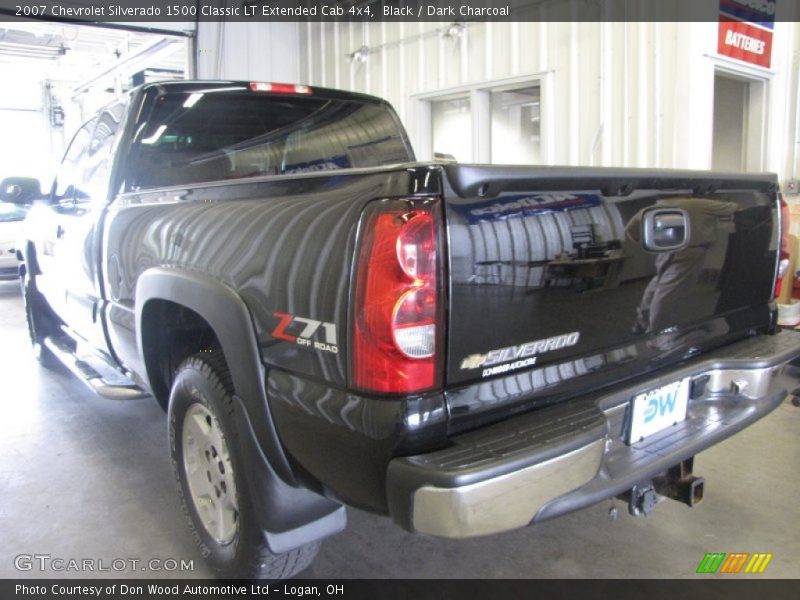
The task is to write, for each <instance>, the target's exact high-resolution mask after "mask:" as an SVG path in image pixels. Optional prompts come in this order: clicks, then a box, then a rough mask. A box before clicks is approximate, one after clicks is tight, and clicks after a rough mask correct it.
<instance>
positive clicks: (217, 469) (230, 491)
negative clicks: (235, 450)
mask: <svg viewBox="0 0 800 600" xmlns="http://www.w3.org/2000/svg"><path fill="white" fill-rule="evenodd" d="M181 443H182V446H183V469H184V472H185V473H186V480H187V483H188V485H189V494H190V496H191V499H192V504H194V508H195V511H196V512H197V515H198V516H199V517H200V522H201V523H202V524H203V527H204V528H205V530H206V533H208V535H209V536H211V538H213V539H214V540H215V541H216V542H217V543H219V544H227V543H229V542H230V541H231V540H232V539H233V538H234V536H235V535H236V531H237V530H238V528H239V504H238V499H237V496H236V483H235V482H234V474H233V468H232V466H231V456H230V453H229V452H228V445H227V444H226V443H225V438H224V436H223V434H222V430H221V429H220V426H219V422H218V421H217V418H216V417H215V416H214V415H213V414H212V413H211V411H209V410H208V409H207V408H206V407H205V406H204V405H202V404H200V403H198V402H195V403H194V404H192V405H191V406H190V407H189V409H188V410H187V411H186V418H185V419H184V421H183V433H182V435H181Z"/></svg>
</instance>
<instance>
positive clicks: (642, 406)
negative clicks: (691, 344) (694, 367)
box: [628, 377, 690, 444]
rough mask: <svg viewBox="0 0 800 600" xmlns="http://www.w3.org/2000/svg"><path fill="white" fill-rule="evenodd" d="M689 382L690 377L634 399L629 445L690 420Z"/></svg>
mask: <svg viewBox="0 0 800 600" xmlns="http://www.w3.org/2000/svg"><path fill="white" fill-rule="evenodd" d="M689 381H690V379H689V378H688V377H687V378H686V379H682V380H680V381H675V382H673V383H669V384H667V385H664V386H661V387H660V388H656V389H654V390H650V391H649V392H644V393H642V394H639V395H638V396H636V397H635V398H634V399H633V410H632V411H631V412H632V416H631V425H630V429H629V430H628V443H629V444H635V443H636V442H639V441H641V440H643V439H644V438H646V437H648V436H651V435H653V434H654V433H658V432H659V431H662V430H664V429H666V428H667V427H670V426H671V425H674V424H675V423H680V422H681V421H683V420H684V419H685V418H686V405H687V404H688V402H689Z"/></svg>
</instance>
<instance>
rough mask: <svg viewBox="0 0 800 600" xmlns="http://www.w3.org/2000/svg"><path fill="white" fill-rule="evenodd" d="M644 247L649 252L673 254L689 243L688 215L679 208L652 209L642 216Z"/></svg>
mask: <svg viewBox="0 0 800 600" xmlns="http://www.w3.org/2000/svg"><path fill="white" fill-rule="evenodd" d="M642 225H643V229H644V232H643V233H644V236H643V237H644V247H645V250H650V251H651V252H674V251H676V250H680V249H681V248H684V247H686V246H687V245H688V243H689V215H688V214H687V213H686V211H685V210H683V209H680V208H654V209H652V210H649V211H647V212H646V213H645V214H644V220H643V224H642Z"/></svg>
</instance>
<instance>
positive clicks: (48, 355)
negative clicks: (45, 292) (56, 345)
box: [21, 276, 59, 369]
mask: <svg viewBox="0 0 800 600" xmlns="http://www.w3.org/2000/svg"><path fill="white" fill-rule="evenodd" d="M21 287H22V301H23V304H24V306H25V320H26V321H27V323H28V338H29V339H30V342H31V350H32V351H33V356H34V358H36V360H37V361H39V364H41V365H42V366H43V367H46V368H48V369H50V368H53V367H56V366H57V365H58V364H59V362H58V359H57V358H56V357H55V356H53V353H52V352H50V350H48V349H47V346H45V345H44V340H45V338H46V337H47V336H49V335H53V334H54V333H55V332H56V331H57V329H58V320H57V319H56V318H55V316H54V315H53V314H52V310H51V309H50V307H49V306H48V305H47V301H46V300H45V299H44V297H43V296H42V294H41V293H40V292H39V290H37V289H36V284H35V283H34V282H33V280H31V278H30V277H28V276H25V278H24V279H23V280H22V283H21Z"/></svg>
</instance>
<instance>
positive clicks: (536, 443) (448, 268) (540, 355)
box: [7, 81, 800, 578]
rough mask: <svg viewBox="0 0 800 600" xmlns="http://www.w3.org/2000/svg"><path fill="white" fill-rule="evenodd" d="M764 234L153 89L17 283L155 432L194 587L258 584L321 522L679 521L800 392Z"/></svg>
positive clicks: (450, 532) (770, 244)
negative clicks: (660, 501)
mask: <svg viewBox="0 0 800 600" xmlns="http://www.w3.org/2000/svg"><path fill="white" fill-rule="evenodd" d="M7 183H8V184H9V185H12V184H14V181H13V180H11V181H9V182H7ZM20 184H24V182H20V181H17V185H20ZM780 212H781V211H780V204H779V193H778V188H777V181H776V178H775V176H773V175H762V174H757V175H753V174H747V175H745V174H724V173H712V172H692V171H666V170H644V169H636V170H634V169H597V168H562V167H519V166H514V167H511V166H482V165H461V164H447V165H440V164H435V163H419V162H415V158H414V154H413V152H412V150H411V148H410V145H409V142H408V138H407V136H406V133H405V132H404V130H403V128H402V126H401V124H400V122H399V121H398V118H397V116H396V115H395V113H394V111H393V110H392V108H391V107H390V106H389V105H388V104H387V103H386V102H384V101H382V100H380V99H377V98H373V97H370V96H364V95H360V94H354V93H344V92H340V91H334V90H327V89H320V88H309V87H306V86H295V85H285V84H265V83H241V82H231V81H225V82H208V81H197V82H170V83H154V84H147V85H144V86H142V87H139V88H137V89H135V90H133V91H131V92H130V93H129V94H127V95H126V96H125V98H124V99H122V100H120V101H119V102H116V103H115V104H113V105H111V106H108V107H106V108H105V109H103V110H102V111H100V112H99V113H98V114H97V115H96V116H95V117H94V118H92V119H91V120H90V121H88V122H87V123H86V124H85V125H84V126H83V127H82V128H81V129H80V130H79V131H78V133H77V134H76V135H75V138H74V139H73V140H72V142H71V144H70V146H69V148H68V150H67V152H66V155H65V157H64V160H63V163H62V164H61V167H60V169H59V171H58V174H57V177H56V180H55V182H54V184H53V186H52V189H51V192H50V195H49V197H48V198H46V199H43V200H42V201H40V202H37V203H36V204H35V205H34V206H33V207H32V208H31V210H30V212H29V216H28V218H27V221H26V233H25V239H24V243H23V244H22V246H21V248H20V249H21V252H22V255H23V259H24V264H23V267H22V268H21V271H22V273H23V282H24V299H25V306H26V315H27V318H28V322H29V326H30V327H29V329H30V335H31V340H32V342H33V345H34V348H35V349H36V350H37V351H38V356H39V358H40V360H42V361H48V360H52V359H53V358H54V357H57V358H60V359H61V360H62V361H64V362H65V364H67V365H68V366H69V367H70V368H71V369H72V370H73V371H74V372H75V373H76V374H78V375H79V376H80V377H81V378H82V379H83V380H84V381H86V382H87V383H88V384H89V385H91V387H92V388H93V389H95V390H96V391H97V392H98V393H99V394H101V395H103V396H107V397H111V398H118V399H125V398H135V397H140V396H143V395H146V394H152V396H154V397H155V399H156V400H157V401H158V402H159V403H160V404H161V405H162V406H163V407H164V408H165V410H166V411H167V412H168V423H169V437H170V447H171V452H172V461H173V465H174V470H175V477H176V479H177V482H178V489H179V492H180V497H181V500H182V502H183V510H184V511H185V513H186V515H187V517H188V521H189V523H190V527H191V530H192V534H193V536H194V539H195V541H196V542H197V543H198V544H199V545H200V547H201V549H202V552H203V554H204V556H206V558H207V560H208V561H209V563H210V565H211V566H212V567H213V568H214V569H215V570H216V572H217V573H218V574H219V575H220V576H225V577H265V578H267V577H268V578H279V577H288V576H290V575H292V574H294V573H296V572H298V571H300V570H301V569H303V568H304V567H305V566H307V565H308V564H309V563H310V561H311V560H312V559H313V556H314V554H315V553H316V550H317V548H318V546H319V541H320V540H321V539H323V538H325V537H326V536H329V535H331V534H334V533H336V532H338V531H340V530H342V529H343V528H344V527H345V523H346V517H345V509H344V506H345V505H351V506H356V507H360V508H363V509H366V510H369V511H373V512H377V513H382V514H387V515H390V516H391V518H392V519H393V520H394V521H395V522H396V523H397V524H398V525H399V526H401V527H403V528H405V529H407V530H409V531H415V532H420V533H424V534H429V535H434V536H443V537H450V538H460V537H470V536H479V535H485V534H491V533H494V532H500V531H505V530H509V529H513V528H518V527H524V526H526V525H529V524H532V523H537V522H539V521H543V520H545V519H550V518H552V517H556V516H558V515H561V514H564V513H567V512H569V511H573V510H576V509H579V508H582V507H585V506H588V505H590V504H593V503H596V502H598V501H600V500H603V499H606V498H611V497H615V496H620V495H626V494H627V497H628V498H629V502H630V509H631V510H632V511H633V512H645V513H647V512H649V510H650V509H651V508H652V505H653V503H654V502H655V500H656V499H657V498H660V497H662V496H668V497H672V498H676V499H679V500H682V501H684V502H686V503H687V504H690V505H691V504H694V503H695V502H697V501H698V500H699V499H700V498H701V496H702V484H703V481H702V479H700V478H697V477H696V476H694V475H693V474H692V464H693V457H694V456H695V454H697V453H698V452H700V451H701V450H703V449H705V448H707V447H709V446H711V445H712V444H715V443H717V442H719V441H721V440H723V439H725V438H727V437H729V436H731V435H733V434H735V433H736V432H737V431H739V430H741V429H742V428H744V427H746V426H747V425H749V424H751V423H753V422H754V421H756V420H757V419H760V418H761V417H763V416H765V415H766V414H768V413H769V412H770V411H772V410H773V409H774V408H775V407H776V406H778V404H779V403H780V402H781V401H782V400H783V398H784V397H785V396H786V394H787V389H791V387H793V386H794V383H793V382H792V381H791V380H790V379H789V378H788V377H787V375H786V374H784V373H783V366H784V365H785V364H786V363H787V362H789V361H790V360H792V359H793V358H795V357H796V356H797V355H798V354H800V343H798V337H799V336H800V334H796V333H794V332H777V328H776V325H775V323H776V309H775V304H774V302H773V298H774V288H775V284H776V279H777V272H778V263H779V260H780V244H781V215H780ZM790 386H791V387H790ZM731 471H732V472H731V476H734V473H733V467H731Z"/></svg>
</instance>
